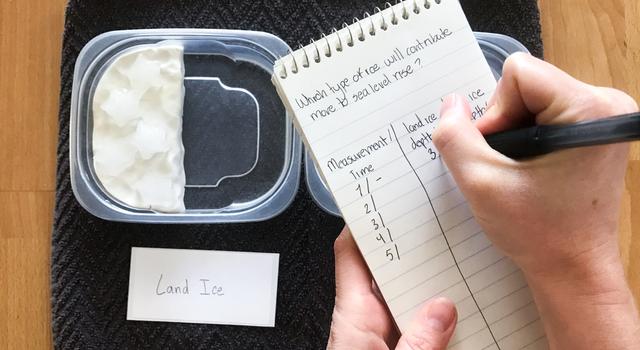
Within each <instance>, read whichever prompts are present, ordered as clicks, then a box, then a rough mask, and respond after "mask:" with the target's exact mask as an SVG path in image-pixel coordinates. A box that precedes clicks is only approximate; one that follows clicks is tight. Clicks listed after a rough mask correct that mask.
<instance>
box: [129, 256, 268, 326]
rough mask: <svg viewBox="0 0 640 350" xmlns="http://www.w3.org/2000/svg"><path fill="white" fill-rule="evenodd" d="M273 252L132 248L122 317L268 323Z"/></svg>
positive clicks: (258, 324)
mask: <svg viewBox="0 0 640 350" xmlns="http://www.w3.org/2000/svg"><path fill="white" fill-rule="evenodd" d="M278 262H279V255H278V254H266V253H245V252H224V251H205V250H184V249H158V248H132V249H131V274H130V276H129V301H128V307H127V320H133V321H158V322H182V323H211V324H227V325H243V326H257V327H274V326H275V316H276V295H277V285H278Z"/></svg>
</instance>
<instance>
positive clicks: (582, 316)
mask: <svg viewBox="0 0 640 350" xmlns="http://www.w3.org/2000/svg"><path fill="white" fill-rule="evenodd" d="M524 273H525V276H526V278H527V281H528V283H529V286H530V288H531V292H532V294H533V296H534V299H535V301H536V304H537V305H538V309H539V311H540V316H541V319H542V321H543V324H544V327H545V331H546V332H547V338H548V340H549V343H550V345H551V348H552V349H567V348H594V349H595V348H597V349H623V348H630V346H636V345H637V342H638V341H640V321H639V318H638V313H637V309H636V306H635V302H634V299H633V295H632V293H631V291H630V289H629V286H628V284H627V282H626V278H625V275H624V270H623V268H622V263H621V261H620V258H619V255H618V254H617V252H616V254H603V255H601V256H600V259H599V260H597V259H593V257H587V256H584V259H573V260H572V261H571V263H566V264H564V265H562V266H558V267H557V268H556V269H552V270H550V269H547V270H531V269H530V270H529V271H525V272H524Z"/></svg>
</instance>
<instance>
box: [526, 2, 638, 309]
mask: <svg viewBox="0 0 640 350" xmlns="http://www.w3.org/2000/svg"><path fill="white" fill-rule="evenodd" d="M539 5H540V9H541V11H542V14H543V16H542V28H543V40H544V42H545V59H546V60H547V61H549V62H551V63H553V64H555V65H557V66H558V67H560V68H562V69H563V70H565V71H567V72H568V73H570V74H571V75H573V76H574V77H576V78H578V79H580V80H584V81H586V82H588V83H591V84H594V85H601V86H612V87H615V88H617V89H620V90H624V91H626V92H627V93H629V94H630V95H631V96H633V97H634V98H635V99H636V101H640V80H639V79H638V78H639V77H640V27H639V26H640V4H639V3H638V1H637V0H607V1H601V0H562V1H558V0H539ZM620 252H621V256H622V258H623V261H624V264H625V269H626V272H627V277H628V278H629V282H630V284H631V286H632V289H633V292H634V294H635V296H636V300H640V143H635V144H633V145H632V147H631V154H630V158H629V171H628V172H627V176H626V181H625V193H624V199H623V203H622V213H621V216H620Z"/></svg>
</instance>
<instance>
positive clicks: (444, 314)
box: [427, 298, 456, 332]
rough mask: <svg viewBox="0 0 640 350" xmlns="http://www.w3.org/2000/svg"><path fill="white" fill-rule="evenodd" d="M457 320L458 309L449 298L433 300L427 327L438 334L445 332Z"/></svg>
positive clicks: (428, 312) (428, 314) (428, 313)
mask: <svg viewBox="0 0 640 350" xmlns="http://www.w3.org/2000/svg"><path fill="white" fill-rule="evenodd" d="M455 318H456V307H455V305H453V303H452V302H451V301H450V300H449V299H447V298H438V299H435V300H433V301H432V302H431V303H430V305H429V310H428V311H427V326H428V327H430V328H431V329H432V330H434V331H436V332H444V331H446V330H447V329H449V327H451V323H453V320H454V319H455Z"/></svg>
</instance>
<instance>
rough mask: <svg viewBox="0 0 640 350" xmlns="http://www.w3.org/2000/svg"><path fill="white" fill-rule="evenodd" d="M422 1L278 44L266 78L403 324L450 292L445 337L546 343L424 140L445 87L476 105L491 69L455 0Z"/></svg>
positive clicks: (473, 345)
mask: <svg viewBox="0 0 640 350" xmlns="http://www.w3.org/2000/svg"><path fill="white" fill-rule="evenodd" d="M423 3H424V2H423V1H416V2H411V1H409V2H404V3H400V4H398V5H395V6H394V7H392V8H388V9H386V10H384V11H382V12H378V13H377V14H376V15H374V16H371V17H368V18H365V19H362V20H360V22H357V23H355V24H353V25H351V26H349V27H348V28H345V29H343V30H341V31H338V32H335V33H333V34H331V35H330V36H326V37H324V38H323V39H321V40H319V41H317V42H316V43H314V44H312V45H309V46H307V47H305V48H303V49H301V50H298V51H296V52H294V53H293V54H292V55H289V56H287V57H284V58H283V59H281V60H280V61H278V62H277V63H276V66H275V68H274V69H275V73H274V84H275V85H276V87H277V88H278V92H279V94H280V96H281V97H282V99H283V101H284V102H285V105H287V107H288V109H289V110H290V111H291V112H292V113H293V114H294V117H295V118H294V120H295V123H296V125H297V127H298V129H299V130H300V131H301V134H302V135H303V137H304V139H305V143H306V145H307V146H308V147H309V148H310V149H311V152H312V154H313V157H314V159H315V162H316V164H317V166H318V168H319V170H320V173H321V174H322V177H323V178H324V179H325V181H326V183H327V184H328V186H329V188H330V190H331V192H332V194H333V196H334V198H335V200H336V202H337V204H338V206H339V208H340V210H341V212H342V214H343V217H344V218H345V221H346V223H347V225H348V226H349V228H350V229H351V231H352V234H353V235H354V238H355V240H356V242H357V244H358V247H359V249H360V251H361V253H362V255H363V257H364V259H365V261H366V262H367V265H368V266H369V268H370V270H371V271H372V274H373V276H374V278H375V281H376V283H377V284H378V286H379V288H380V290H381V292H382V295H383V296H384V299H385V301H386V303H387V305H388V307H389V309H390V311H391V313H392V315H393V317H394V319H395V321H396V323H397V325H398V327H399V329H400V330H401V331H404V330H405V329H406V327H407V326H408V324H409V322H410V320H411V319H412V317H413V316H414V314H415V312H416V311H417V310H418V308H419V307H420V306H421V305H422V304H423V303H424V302H425V301H427V300H428V299H430V298H432V297H435V296H446V297H449V298H450V299H452V300H453V301H454V302H455V303H456V305H457V308H458V313H459V316H458V318H459V320H458V325H457V330H456V333H455V335H454V339H453V340H452V341H451V343H450V348H451V349H523V348H526V349H539V348H546V347H547V342H546V339H545V337H544V331H543V329H542V325H541V323H540V320H539V316H538V314H537V310H536V306H535V304H534V302H533V299H532V296H531V294H530V292H529V289H528V287H527V283H526V281H525V279H524V276H523V275H522V273H521V272H520V270H519V269H518V268H517V266H515V265H514V264H513V263H512V262H511V261H510V260H509V259H507V258H506V257H504V256H503V255H502V254H501V253H500V252H499V251H498V250H497V249H496V248H495V247H494V246H493V245H492V244H491V242H490V241H489V240H488V239H487V238H486V237H485V235H484V233H483V232H482V229H481V228H480V226H479V225H478V223H477V222H476V221H475V220H474V218H473V214H472V212H471V210H470V208H469V206H468V205H467V203H466V201H465V199H464V197H463V195H462V193H461V192H460V190H459V189H458V188H457V186H456V184H455V182H454V180H453V178H452V177H451V176H450V175H449V173H448V171H447V169H446V167H445V165H444V163H443V161H442V159H441V158H440V155H439V153H438V150H437V149H436V148H435V147H434V145H433V143H432V134H433V132H434V130H435V127H436V125H437V122H438V119H439V108H440V105H441V100H442V98H443V97H444V96H446V95H447V94H450V93H454V92H456V93H459V94H461V95H464V96H466V97H467V99H468V100H469V102H470V103H471V104H472V109H473V117H474V118H480V117H481V116H482V114H483V113H484V112H485V110H486V108H487V103H488V100H489V98H490V97H491V95H492V93H493V91H494V89H495V85H496V82H495V78H494V77H493V74H492V72H491V70H490V68H489V66H488V65H487V62H486V60H485V59H484V56H483V54H482V52H481V50H480V48H479V46H478V44H477V42H476V40H475V37H474V36H473V33H472V31H471V29H470V28H469V25H468V22H467V21H466V18H465V16H464V14H463V13H462V9H461V8H460V5H459V4H458V2H457V1H453V0H443V1H442V3H441V4H435V3H434V2H431V3H430V6H429V7H430V8H429V9H426V8H425V7H420V8H418V4H423ZM418 12H419V13H418ZM394 22H397V23H396V24H394ZM385 27H386V29H384V28H385Z"/></svg>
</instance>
